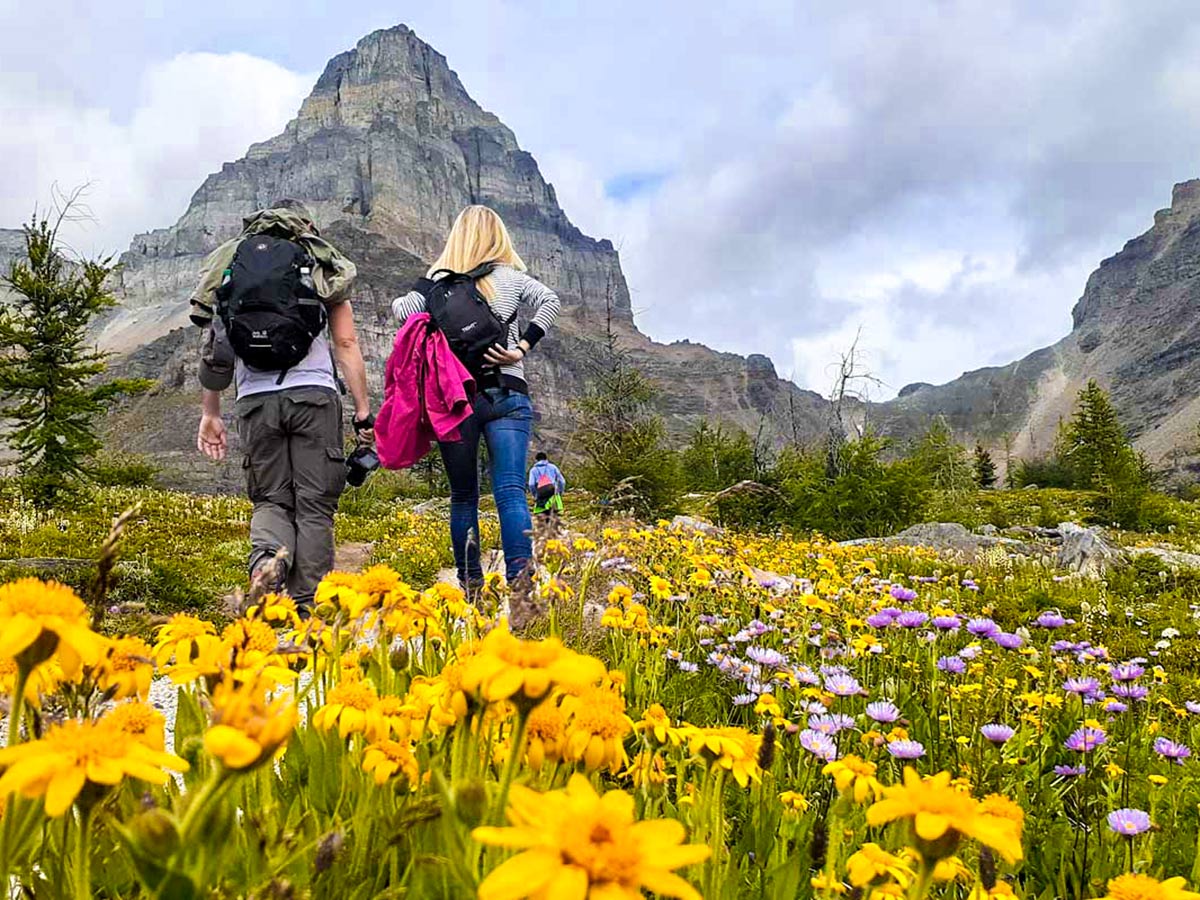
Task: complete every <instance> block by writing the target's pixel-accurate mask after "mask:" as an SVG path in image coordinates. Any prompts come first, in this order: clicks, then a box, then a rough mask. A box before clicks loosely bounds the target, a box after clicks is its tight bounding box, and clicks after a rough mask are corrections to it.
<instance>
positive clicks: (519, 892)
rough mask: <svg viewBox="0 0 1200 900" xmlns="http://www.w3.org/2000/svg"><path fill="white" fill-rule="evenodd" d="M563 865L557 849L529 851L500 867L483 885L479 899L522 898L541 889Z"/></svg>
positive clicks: (501, 899) (507, 899) (509, 899)
mask: <svg viewBox="0 0 1200 900" xmlns="http://www.w3.org/2000/svg"><path fill="white" fill-rule="evenodd" d="M560 868H562V857H561V856H559V854H558V853H557V852H555V851H553V850H545V849H534V850H526V851H525V852H524V853H520V854H518V855H516V856H514V857H513V858H512V859H510V860H507V861H505V862H503V863H501V864H500V865H499V866H497V867H496V868H495V869H494V870H492V873H491V874H490V875H488V877H487V878H485V879H484V880H483V883H482V884H481V885H479V900H521V898H522V897H528V896H529V895H530V894H533V893H536V892H537V891H540V890H541V889H542V888H543V887H545V886H546V885H547V884H549V883H550V880H551V879H552V878H554V877H555V876H556V875H557V874H558V870H559V869H560Z"/></svg>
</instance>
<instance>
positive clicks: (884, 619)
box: [867, 612, 894, 628]
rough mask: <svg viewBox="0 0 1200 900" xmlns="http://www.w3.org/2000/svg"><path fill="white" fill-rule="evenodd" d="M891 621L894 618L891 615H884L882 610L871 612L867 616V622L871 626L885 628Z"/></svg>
mask: <svg viewBox="0 0 1200 900" xmlns="http://www.w3.org/2000/svg"><path fill="white" fill-rule="evenodd" d="M893 621H894V619H892V617H891V616H889V615H885V614H884V613H882V612H877V613H871V615H869V616H867V624H868V625H870V626H871V627H872V628H887V627H889V626H890V625H891V624H892V622H893Z"/></svg>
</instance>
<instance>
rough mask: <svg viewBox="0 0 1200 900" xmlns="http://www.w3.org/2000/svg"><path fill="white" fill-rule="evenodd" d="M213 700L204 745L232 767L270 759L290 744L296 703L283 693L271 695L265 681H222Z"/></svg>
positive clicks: (227, 766)
mask: <svg viewBox="0 0 1200 900" xmlns="http://www.w3.org/2000/svg"><path fill="white" fill-rule="evenodd" d="M212 704H213V714H212V727H211V728H209V729H208V731H207V732H205V735H204V749H205V750H207V751H208V752H209V753H211V754H212V755H213V756H216V757H217V758H218V759H220V760H221V762H222V763H223V764H224V765H225V767H226V768H229V769H250V768H253V767H254V766H257V765H258V764H260V763H263V762H266V761H267V760H269V759H271V758H272V757H273V756H274V755H275V753H276V752H277V751H278V750H280V749H282V748H283V747H284V746H285V745H286V744H287V741H288V739H289V738H290V737H291V736H292V732H293V731H294V730H295V728H296V722H297V720H298V719H299V714H298V713H297V712H296V705H295V703H293V702H292V701H291V699H289V698H288V697H286V696H282V695H281V696H277V697H275V698H271V697H269V696H268V685H267V684H266V683H265V682H263V681H251V682H247V683H244V684H241V685H237V686H234V685H232V684H228V683H224V682H223V683H221V684H219V685H217V687H216V689H215V690H214V691H213V695H212Z"/></svg>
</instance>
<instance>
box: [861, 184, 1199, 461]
mask: <svg viewBox="0 0 1200 900" xmlns="http://www.w3.org/2000/svg"><path fill="white" fill-rule="evenodd" d="M1073 319H1074V327H1073V328H1072V330H1071V333H1070V334H1069V335H1067V336H1066V337H1064V338H1063V339H1062V340H1061V341H1059V342H1058V343H1057V344H1054V345H1053V346H1051V347H1046V348H1044V349H1041V350H1037V351H1035V352H1034V353H1031V354H1029V355H1028V356H1026V357H1025V358H1024V359H1021V360H1019V361H1017V362H1014V363H1011V364H1010V365H1007V366H1002V367H996V368H988V369H979V370H977V371H974V372H968V373H967V374H965V375H963V376H962V377H961V378H958V379H956V380H954V381H951V382H949V383H948V384H943V385H939V386H936V387H935V386H931V385H915V386H912V387H911V388H906V389H905V390H902V391H901V392H900V396H899V397H898V398H897V399H895V400H893V401H891V402H889V403H884V404H879V405H876V406H872V407H871V410H870V417H871V419H872V421H873V422H874V423H875V424H876V426H877V427H879V428H880V429H882V430H883V431H885V432H887V433H891V434H895V435H911V434H915V433H917V432H918V431H920V430H921V429H923V428H924V427H926V425H927V424H928V422H929V419H930V417H931V416H933V415H944V416H945V417H946V419H947V420H948V422H949V423H950V425H951V426H952V427H953V428H954V429H955V431H956V432H958V433H959V434H961V435H964V436H968V437H970V438H979V439H981V440H983V441H984V442H985V443H989V444H991V445H993V446H999V445H1000V444H1001V443H1002V442H1003V441H1004V439H1005V437H1006V436H1008V437H1009V438H1010V440H1011V443H1012V448H1013V452H1014V453H1015V454H1016V455H1017V456H1030V455H1037V454H1040V453H1045V452H1047V451H1048V450H1049V449H1050V448H1051V447H1052V446H1053V441H1054V434H1055V431H1056V429H1057V427H1058V423H1059V421H1060V420H1062V419H1063V418H1066V417H1069V416H1070V414H1071V409H1072V407H1073V405H1074V400H1075V397H1076V395H1077V394H1078V392H1079V390H1080V388H1082V387H1083V386H1084V385H1085V384H1086V383H1087V381H1088V379H1089V378H1094V379H1096V381H1098V382H1099V383H1100V384H1101V385H1102V386H1104V388H1106V389H1107V390H1108V391H1110V392H1111V394H1112V398H1113V401H1114V403H1115V404H1116V407H1117V410H1118V412H1119V413H1120V415H1121V420H1122V422H1124V424H1125V426H1126V428H1127V429H1128V430H1129V433H1130V435H1131V436H1132V437H1133V438H1135V440H1136V443H1137V446H1138V447H1139V448H1140V449H1142V450H1143V451H1144V452H1145V453H1146V454H1147V456H1148V457H1149V458H1150V460H1151V462H1153V463H1155V464H1158V465H1161V464H1162V463H1163V462H1164V461H1166V460H1167V459H1168V458H1169V457H1170V456H1171V455H1172V454H1175V453H1180V454H1183V455H1185V456H1188V457H1195V456H1196V449H1195V448H1196V433H1197V432H1196V429H1197V423H1198V422H1200V180H1195V181H1187V182H1184V183H1183V184H1178V185H1176V186H1175V190H1174V192H1173V194H1172V198H1171V206H1170V208H1168V209H1163V210H1160V211H1159V212H1158V213H1156V214H1155V216H1154V225H1153V227H1151V228H1150V229H1149V230H1148V231H1147V232H1146V233H1145V234H1142V235H1141V236H1139V237H1137V238H1134V239H1133V240H1131V241H1129V242H1128V243H1127V244H1126V245H1125V247H1124V249H1122V250H1121V252H1120V253H1117V254H1116V255H1115V256H1112V257H1109V258H1108V259H1106V260H1104V261H1103V262H1102V263H1100V267H1099V268H1098V269H1097V270H1096V271H1095V272H1093V273H1092V275H1091V277H1090V278H1089V279H1088V282H1087V286H1086V288H1085V289H1084V292H1083V296H1082V297H1081V298H1080V299H1079V302H1078V303H1076V305H1075V309H1074V312H1073Z"/></svg>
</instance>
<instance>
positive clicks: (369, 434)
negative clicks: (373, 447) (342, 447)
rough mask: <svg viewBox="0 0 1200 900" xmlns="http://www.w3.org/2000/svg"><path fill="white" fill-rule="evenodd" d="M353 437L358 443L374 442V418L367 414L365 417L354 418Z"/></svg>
mask: <svg viewBox="0 0 1200 900" xmlns="http://www.w3.org/2000/svg"><path fill="white" fill-rule="evenodd" d="M354 436H355V438H357V439H358V440H359V441H360V442H364V441H365V442H367V443H374V442H375V417H374V416H373V415H371V413H370V412H367V413H366V414H365V415H361V416H360V415H358V414H357V413H356V414H355V416H354Z"/></svg>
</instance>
